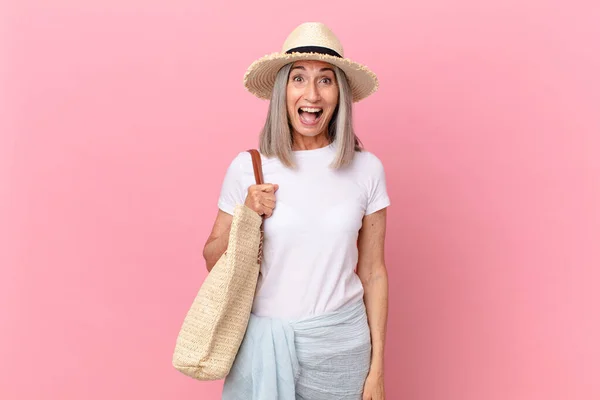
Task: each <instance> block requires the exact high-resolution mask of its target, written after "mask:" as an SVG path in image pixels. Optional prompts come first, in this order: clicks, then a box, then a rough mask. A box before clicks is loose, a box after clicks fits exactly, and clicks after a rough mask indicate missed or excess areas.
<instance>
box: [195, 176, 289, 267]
mask: <svg viewBox="0 0 600 400" xmlns="http://www.w3.org/2000/svg"><path fill="white" fill-rule="evenodd" d="M278 188H279V186H278V185H272V184H270V183H267V184H264V185H252V186H250V187H249V188H248V195H247V196H246V201H245V202H244V205H245V206H246V207H248V208H250V209H251V210H254V211H256V212H257V213H258V215H264V216H265V218H269V217H270V216H271V215H272V214H273V209H274V208H275V192H276V191H277V189H278ZM232 221H233V216H232V215H230V214H227V213H226V212H224V211H222V210H219V212H218V213H217V218H216V219H215V223H214V225H213V228H212V231H211V232H210V235H209V236H208V239H207V240H206V244H205V245H204V251H203V252H202V255H203V256H204V260H205V261H206V269H207V270H208V272H210V271H211V270H212V269H213V267H214V266H215V264H216V263H217V261H219V258H221V256H222V255H223V253H225V250H227V245H228V243H229V231H230V230H231V222H232Z"/></svg>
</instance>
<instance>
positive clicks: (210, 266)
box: [202, 246, 215, 272]
mask: <svg viewBox="0 0 600 400" xmlns="http://www.w3.org/2000/svg"><path fill="white" fill-rule="evenodd" d="M202 258H203V259H204V265H205V266H206V270H207V271H208V272H210V271H211V270H212V269H213V267H214V266H215V263H214V262H211V261H212V260H211V257H210V254H208V251H207V249H206V246H204V250H202Z"/></svg>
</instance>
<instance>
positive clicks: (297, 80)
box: [292, 75, 302, 82]
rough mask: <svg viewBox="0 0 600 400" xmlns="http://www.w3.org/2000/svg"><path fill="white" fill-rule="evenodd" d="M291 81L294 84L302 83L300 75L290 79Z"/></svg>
mask: <svg viewBox="0 0 600 400" xmlns="http://www.w3.org/2000/svg"><path fill="white" fill-rule="evenodd" d="M292 81H294V82H302V77H301V76H300V75H296V76H294V77H293V78H292Z"/></svg>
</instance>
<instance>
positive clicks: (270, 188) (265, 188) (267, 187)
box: [254, 183, 279, 193]
mask: <svg viewBox="0 0 600 400" xmlns="http://www.w3.org/2000/svg"><path fill="white" fill-rule="evenodd" d="M254 186H255V187H256V189H258V190H260V191H261V192H265V193H275V192H276V191H277V189H279V185H277V184H271V183H265V184H263V185H254Z"/></svg>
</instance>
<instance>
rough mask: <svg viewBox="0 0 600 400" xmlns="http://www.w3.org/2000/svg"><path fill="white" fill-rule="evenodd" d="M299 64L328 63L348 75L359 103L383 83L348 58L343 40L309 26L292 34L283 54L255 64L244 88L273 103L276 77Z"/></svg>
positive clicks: (322, 26)
mask: <svg viewBox="0 0 600 400" xmlns="http://www.w3.org/2000/svg"><path fill="white" fill-rule="evenodd" d="M298 60H317V61H324V62H327V63H329V64H332V65H335V66H337V67H339V68H340V69H341V70H343V71H344V72H345V73H346V77H347V78H348V83H349V84H350V88H351V89H352V97H353V100H354V101H355V102H357V101H360V100H362V99H364V98H365V97H367V96H369V95H371V94H373V93H374V92H375V91H376V90H377V88H378V86H379V82H378V80H377V76H375V74H374V73H373V72H372V71H371V70H370V69H369V68H367V67H366V66H364V65H360V64H358V63H355V62H354V61H351V60H350V59H348V58H344V49H343V48H342V44H341V43H340V41H339V39H338V38H337V37H336V36H335V34H334V33H333V32H332V31H331V29H329V28H328V27H327V26H326V25H325V24H322V23H320V22H306V23H303V24H301V25H300V26H298V27H297V28H296V29H294V30H293V31H292V33H290V35H289V36H288V37H287V39H286V40H285V42H284V43H283V47H282V49H281V52H280V53H272V54H269V55H266V56H264V57H262V58H259V59H258V60H256V61H254V62H253V63H252V64H251V65H250V67H248V70H247V71H246V75H245V76H244V86H245V87H246V89H248V91H250V92H251V93H252V94H254V95H255V96H257V97H259V98H261V99H270V98H271V93H272V91H273V85H274V83H275V77H276V76H277V72H278V71H279V69H281V67H283V66H284V65H286V64H288V63H292V62H294V61H298Z"/></svg>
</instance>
